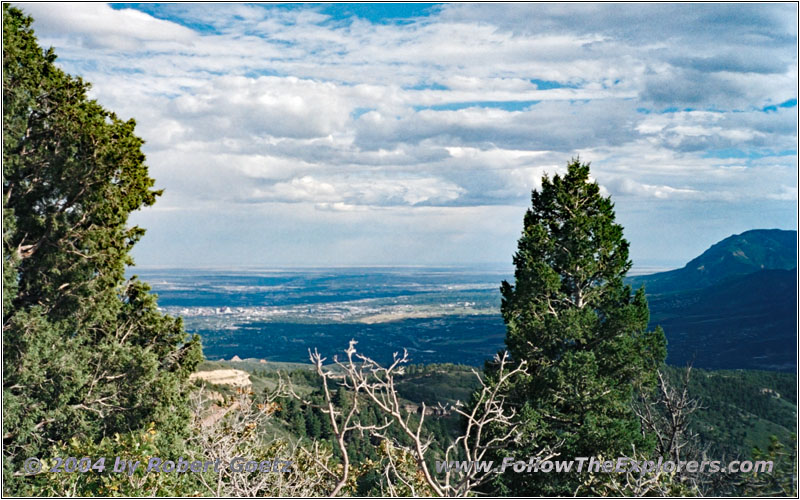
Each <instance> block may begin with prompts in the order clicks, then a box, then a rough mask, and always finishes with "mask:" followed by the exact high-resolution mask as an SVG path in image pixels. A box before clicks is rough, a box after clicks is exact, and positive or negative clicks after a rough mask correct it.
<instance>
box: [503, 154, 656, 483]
mask: <svg viewBox="0 0 800 500" xmlns="http://www.w3.org/2000/svg"><path fill="white" fill-rule="evenodd" d="M514 265H515V266H516V271H515V274H514V278H515V282H514V284H513V285H511V284H510V283H508V282H503V285H502V288H501V291H502V296H503V298H502V306H501V310H502V315H503V319H504V321H505V324H506V326H507V336H506V344H507V346H508V350H509V352H510V354H511V356H512V358H513V359H514V360H517V361H522V360H525V361H527V363H528V365H529V367H530V370H529V371H530V373H529V376H527V377H525V378H524V379H520V380H519V381H518V382H517V383H516V385H514V386H513V387H512V388H510V393H509V403H511V404H512V405H514V406H515V407H516V409H517V410H518V412H519V413H518V417H519V422H520V423H521V425H522V431H523V437H522V439H521V441H519V442H517V443H514V444H511V445H510V446H509V448H507V449H506V450H503V451H502V452H501V453H500V455H502V456H514V457H522V458H523V459H524V458H525V457H527V456H532V455H534V453H535V451H536V450H538V449H540V448H541V447H542V446H543V445H556V444H557V443H559V442H562V444H561V446H560V448H559V449H558V451H559V452H560V456H561V457H562V458H565V459H571V458H574V457H591V456H595V457H596V456H600V455H602V456H603V457H607V458H615V457H617V456H619V455H620V454H626V453H627V454H630V452H631V451H632V449H631V445H632V444H635V445H637V450H642V447H645V448H646V446H647V443H645V442H643V439H642V436H641V432H640V428H639V422H638V420H637V418H636V417H635V415H634V413H633V410H632V406H631V403H632V397H633V390H634V387H635V386H647V385H649V384H651V383H652V382H653V381H654V376H655V373H656V370H657V368H658V366H659V365H661V364H662V363H663V361H664V358H665V356H666V347H665V340H664V335H663V332H662V331H661V330H660V329H656V330H655V331H647V324H648V322H649V310H648V306H647V301H646V299H645V294H644V289H639V290H638V291H636V292H635V293H633V291H632V290H631V287H630V286H627V285H625V284H623V281H622V280H623V277H624V276H625V273H626V272H627V271H628V270H629V269H630V267H631V262H630V261H629V259H628V242H627V241H626V240H625V239H624V238H623V232H622V227H621V226H620V225H619V224H617V223H616V222H615V215H614V205H613V203H612V202H611V200H610V198H609V197H604V196H602V195H601V194H600V188H599V186H598V185H597V183H596V182H590V181H589V165H588V164H584V163H581V162H580V161H579V160H573V161H571V162H570V163H569V164H568V167H567V173H566V174H565V175H563V176H559V175H556V176H554V177H553V179H552V180H550V179H549V178H548V177H547V176H545V177H544V179H543V180H542V187H541V189H540V190H538V191H533V193H532V196H531V208H530V209H529V210H528V211H527V213H526V214H525V218H524V230H523V234H522V237H521V238H520V240H519V244H518V250H517V252H516V254H515V255H514ZM491 368H492V366H491V365H487V371H489V372H491ZM499 459H500V460H502V458H499ZM579 480H580V477H579V475H577V474H505V475H502V476H498V483H497V485H496V486H497V487H498V488H499V491H500V492H502V493H505V494H508V493H509V492H511V493H513V494H514V495H541V494H546V495H551V494H562V495H571V494H572V493H573V492H574V490H575V486H576V485H577V481H579Z"/></svg>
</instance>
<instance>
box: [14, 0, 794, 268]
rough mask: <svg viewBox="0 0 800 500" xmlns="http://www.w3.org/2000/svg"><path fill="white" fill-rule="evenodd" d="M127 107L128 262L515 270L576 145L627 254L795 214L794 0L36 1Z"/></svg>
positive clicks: (46, 42)
mask: <svg viewBox="0 0 800 500" xmlns="http://www.w3.org/2000/svg"><path fill="white" fill-rule="evenodd" d="M16 5H17V6H18V7H20V8H22V9H23V10H24V11H25V12H27V13H29V14H30V15H32V16H33V17H34V19H35V22H34V29H35V31H36V34H37V36H38V38H39V40H40V43H41V44H42V45H43V46H53V47H54V48H55V50H56V53H57V54H58V56H59V58H58V60H57V63H58V64H59V65H60V66H61V67H63V68H64V69H65V70H66V71H68V72H70V73H73V74H76V75H80V76H82V77H83V78H84V79H86V80H87V81H89V82H91V83H92V85H93V89H92V96H93V97H94V98H96V99H97V100H98V101H99V102H100V103H101V104H102V105H104V106H105V107H107V108H108V109H110V110H112V111H114V112H116V113H117V114H118V115H119V116H120V117H122V118H129V117H133V118H135V119H136V120H137V124H138V125H137V134H138V135H139V136H141V137H143V138H144V139H145V141H146V145H145V147H144V152H145V153H146V154H147V158H148V165H149V166H150V173H151V176H153V177H154V178H155V179H156V187H158V188H163V189H164V195H163V196H162V197H161V198H160V199H159V200H158V202H157V203H156V205H155V206H154V207H152V208H149V209H146V210H144V211H142V212H140V213H137V214H136V215H135V216H134V217H133V218H132V222H133V223H136V224H139V225H141V226H142V227H145V228H146V229H147V234H146V235H145V237H144V238H143V240H142V241H141V242H140V243H139V244H138V245H137V246H136V247H135V249H134V252H133V253H134V257H135V259H136V262H137V264H139V265H142V266H176V267H198V266H212V267H227V266H231V267H240V266H264V267H270V266H273V267H278V266H345V265H409V264H417V265H436V264H446V265H459V264H472V263H504V262H507V263H509V264H510V261H511V256H512V254H513V252H514V250H515V248H516V241H517V238H518V237H519V234H520V231H521V229H522V216H523V213H524V211H525V209H526V207H527V206H528V204H529V196H530V190H531V189H534V188H537V187H538V186H539V183H540V179H541V176H542V175H543V174H545V173H550V174H552V173H556V172H561V171H563V170H564V167H565V165H566V163H567V161H568V160H569V159H570V158H572V157H574V156H578V155H580V157H581V158H582V159H583V160H586V161H591V163H592V171H593V175H594V177H595V178H596V179H597V180H598V182H599V183H600V185H601V186H602V187H603V189H604V190H605V192H606V193H608V194H611V195H612V197H613V200H614V202H615V204H616V211H617V217H618V220H619V221H620V222H621V223H622V224H623V226H624V227H625V235H626V237H627V238H628V240H629V241H631V257H632V259H633V260H634V265H635V266H662V267H679V266H681V265H683V264H684V263H685V262H686V261H688V260H690V259H691V258H693V257H695V256H697V255H699V254H700V253H702V252H703V251H704V250H706V249H707V248H708V247H709V246H710V245H712V244H713V243H715V242H717V241H719V240H721V239H723V238H725V237H727V236H729V235H731V234H734V233H741V232H743V231H746V230H748V229H755V228H780V229H795V228H796V226H797V216H796V213H797V212H796V208H797V85H798V81H797V74H798V68H797V51H796V47H797V5H796V4H789V3H786V4H742V3H736V4H687V3H681V4H616V5H612V4H583V3H581V4H502V5H500V4H383V5H377V4H351V5H341V4H316V5H314V4H292V5H277V4H255V5H249V4H114V5H113V6H109V5H106V4H92V3H78V4H28V3H17V4H16Z"/></svg>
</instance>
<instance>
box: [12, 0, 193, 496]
mask: <svg viewBox="0 0 800 500" xmlns="http://www.w3.org/2000/svg"><path fill="white" fill-rule="evenodd" d="M31 22H32V20H31V18H30V17H27V16H26V15H25V14H24V13H23V12H21V11H20V10H18V9H16V8H13V7H10V6H9V5H8V4H3V289H4V293H3V349H4V356H3V373H4V376H3V410H4V418H3V444H4V446H3V450H4V460H3V477H4V480H5V483H6V485H7V486H6V491H5V492H4V493H6V494H9V493H11V494H26V493H28V492H29V491H30V490H29V489H26V488H28V486H29V485H30V484H31V481H33V479H28V478H19V477H16V476H14V475H13V473H14V472H16V471H18V470H19V469H20V466H21V460H23V459H25V458H27V457H30V456H42V455H46V453H44V452H45V450H47V449H49V447H50V446H55V445H57V444H58V443H63V442H65V441H67V440H70V439H73V438H74V439H78V440H85V441H87V442H92V441H97V440H99V439H101V438H102V437H104V436H109V435H113V434H114V433H126V432H132V431H135V430H139V429H143V428H145V427H146V426H147V425H149V424H150V423H151V422H152V423H154V424H155V426H156V427H157V428H159V431H160V432H159V436H160V439H161V441H162V443H161V445H162V448H163V449H165V450H166V449H169V447H170V446H177V445H178V443H180V440H181V438H182V436H183V434H184V433H185V428H186V423H187V421H188V409H187V407H186V404H185V390H184V386H185V383H186V380H187V379H188V375H189V373H190V372H191V371H192V370H193V368H194V366H195V364H196V363H197V362H198V361H199V360H200V358H201V356H202V355H201V350H200V345H199V341H198V339H196V338H194V339H191V340H189V339H187V335H186V333H185V331H184V330H183V326H182V323H181V321H180V319H176V318H172V317H169V316H166V315H164V314H161V313H160V312H159V311H158V309H157V307H156V301H155V297H154V296H153V295H152V294H150V293H149V292H148V290H149V288H148V287H147V285H146V284H144V283H142V282H140V281H138V280H137V279H136V278H135V277H134V278H132V279H126V277H125V270H126V266H129V265H131V264H133V261H132V259H131V257H130V255H129V252H130V250H131V248H132V247H133V245H134V244H135V243H136V242H137V241H138V240H139V239H140V238H141V237H142V235H143V234H144V231H143V230H142V229H141V228H139V227H136V226H133V227H129V226H128V215H129V214H130V213H131V212H132V211H134V210H137V209H139V208H141V207H143V206H148V205H152V204H153V203H154V202H155V200H156V197H157V196H158V195H159V194H160V191H157V190H154V189H153V185H154V181H153V179H152V178H150V177H149V176H148V171H147V166H146V165H145V163H144V160H145V157H144V154H143V153H142V150H141V147H142V144H143V141H142V139H140V138H139V137H137V136H136V135H135V134H134V127H135V122H134V121H133V120H128V121H123V120H121V119H119V118H118V117H117V116H116V115H115V114H114V113H112V112H110V111H107V110H106V109H104V108H103V107H102V106H100V105H99V104H98V103H97V102H96V101H94V100H92V99H89V98H88V97H87V90H88V88H89V85H88V84H87V83H86V82H84V81H83V80H81V79H80V78H77V77H73V76H71V75H69V74H67V73H65V72H64V71H62V70H61V69H59V68H58V67H57V66H56V65H55V64H54V62H55V59H56V56H55V54H54V52H53V50H52V49H48V50H42V49H41V48H40V47H39V45H38V43H37V40H36V37H35V36H34V33H33V30H32V28H31ZM26 481H27V482H26Z"/></svg>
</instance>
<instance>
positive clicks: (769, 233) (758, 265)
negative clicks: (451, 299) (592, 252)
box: [627, 229, 797, 295]
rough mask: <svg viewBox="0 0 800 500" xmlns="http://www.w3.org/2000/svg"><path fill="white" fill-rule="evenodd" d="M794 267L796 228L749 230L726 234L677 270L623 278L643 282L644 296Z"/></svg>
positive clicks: (795, 262)
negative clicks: (645, 291)
mask: <svg viewBox="0 0 800 500" xmlns="http://www.w3.org/2000/svg"><path fill="white" fill-rule="evenodd" d="M795 267H797V231H784V230H781V229H753V230H751V231H745V232H744V233H742V234H735V235H733V236H729V237H727V238H725V239H724V240H722V241H720V242H719V243H716V244H714V245H712V246H711V248H709V249H708V250H706V251H705V252H703V253H702V254H701V255H700V256H698V257H696V258H694V259H692V260H691V261H690V262H689V263H688V264H686V265H685V266H684V267H682V268H681V269H675V270H673V271H666V272H663V273H656V274H650V275H646V276H634V277H631V278H629V279H628V280H627V281H628V282H629V283H631V284H632V285H633V286H634V288H638V287H639V286H641V285H645V288H646V290H647V293H648V295H651V294H661V293H671V292H678V291H685V290H693V289H699V288H705V287H708V286H711V285H714V284H716V283H719V282H720V281H722V280H724V279H726V278H730V277H732V276H740V275H744V274H750V273H753V272H756V271H760V270H762V269H792V268H795Z"/></svg>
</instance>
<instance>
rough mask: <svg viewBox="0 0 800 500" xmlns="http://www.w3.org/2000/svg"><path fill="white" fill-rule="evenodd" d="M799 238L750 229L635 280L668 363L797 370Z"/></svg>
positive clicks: (702, 366) (792, 233) (789, 234)
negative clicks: (661, 336)
mask: <svg viewBox="0 0 800 500" xmlns="http://www.w3.org/2000/svg"><path fill="white" fill-rule="evenodd" d="M796 239H797V232H796V231H783V230H779V229H755V230H752V231H746V232H744V233H742V234H737V235H733V236H730V237H728V238H725V239H724V240H722V241H720V242H719V243H716V244H715V245H712V246H711V248H709V249H708V250H706V251H705V252H703V254H702V255H700V256H698V257H697V258H695V259H692V260H691V261H690V262H689V263H688V264H686V266H684V267H683V268H681V269H676V270H674V271H667V272H663V273H657V274H651V275H646V276H636V277H632V278H629V279H628V280H627V281H628V282H629V283H631V284H632V285H634V286H635V287H639V286H641V285H644V286H645V290H646V291H647V297H648V300H649V302H650V313H651V316H650V322H651V326H653V327H654V326H656V325H661V326H662V327H663V328H664V331H665V333H666V336H667V342H668V347H667V351H668V353H669V355H668V358H667V362H668V363H670V364H674V365H685V364H687V363H693V364H694V366H697V367H701V368H712V369H720V368H728V369H737V368H750V369H762V370H780V371H794V369H795V366H796V355H795V353H796V346H797V322H796V312H797V279H796V266H797V247H796Z"/></svg>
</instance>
